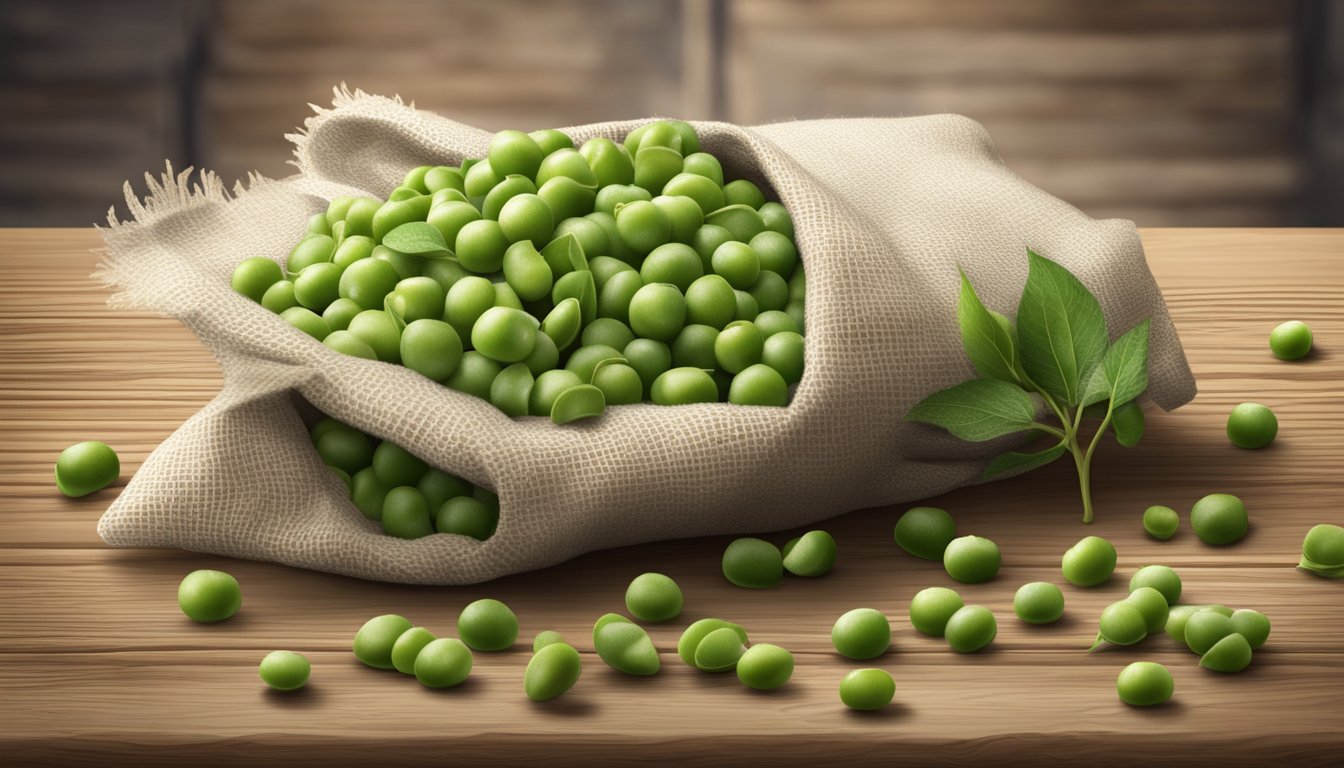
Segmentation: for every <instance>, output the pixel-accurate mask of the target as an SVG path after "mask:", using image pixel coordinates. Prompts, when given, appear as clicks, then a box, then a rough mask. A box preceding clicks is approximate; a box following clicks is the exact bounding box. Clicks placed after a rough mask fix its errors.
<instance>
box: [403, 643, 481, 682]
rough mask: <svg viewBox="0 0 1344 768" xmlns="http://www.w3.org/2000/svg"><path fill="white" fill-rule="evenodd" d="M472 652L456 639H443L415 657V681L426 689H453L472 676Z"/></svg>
mask: <svg viewBox="0 0 1344 768" xmlns="http://www.w3.org/2000/svg"><path fill="white" fill-rule="evenodd" d="M471 666H472V658H471V650H470V649H468V648H467V646H466V644H464V643H463V642H462V641H461V640H458V639H457V638H455V637H441V638H439V639H438V640H435V641H433V642H431V643H430V644H429V645H426V646H425V647H424V648H423V649H421V651H420V654H419V655H418V656H416V657H415V679H417V680H419V681H420V684H421V685H423V686H425V687H426V688H452V687H453V686H456V685H461V684H462V683H463V682H464V681H465V680H466V679H467V678H468V677H470V676H471Z"/></svg>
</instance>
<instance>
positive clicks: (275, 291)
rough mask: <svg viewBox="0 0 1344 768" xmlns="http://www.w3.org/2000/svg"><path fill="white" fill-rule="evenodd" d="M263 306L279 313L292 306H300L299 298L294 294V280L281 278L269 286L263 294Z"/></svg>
mask: <svg viewBox="0 0 1344 768" xmlns="http://www.w3.org/2000/svg"><path fill="white" fill-rule="evenodd" d="M261 306H263V307H265V308H266V309H269V310H270V311H272V312H274V313H275V314H277V315H278V314H280V313H281V312H284V311H285V310H286V309H289V308H290V307H297V306H299V300H298V299H297V298H296V297H295V296H294V282H293V281H292V280H281V281H280V282H278V283H275V284H274V285H272V286H271V287H270V288H267V289H266V293H264V294H262V295H261Z"/></svg>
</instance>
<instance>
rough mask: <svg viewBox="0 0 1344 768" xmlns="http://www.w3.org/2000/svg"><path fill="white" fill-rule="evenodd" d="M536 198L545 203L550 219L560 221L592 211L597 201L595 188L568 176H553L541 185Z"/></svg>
mask: <svg viewBox="0 0 1344 768" xmlns="http://www.w3.org/2000/svg"><path fill="white" fill-rule="evenodd" d="M537 197H540V198H541V199H542V200H543V201H545V203H546V206H547V208H548V209H549V211H550V213H551V217H552V219H553V220H554V221H561V220H563V219H569V218H573V217H575V216H582V215H584V214H585V213H588V212H590V211H592V210H593V204H594V203H595V202H596V200H597V188H596V187H593V186H589V185H586V184H583V183H581V182H578V181H575V180H574V179H571V178H569V177H568V176H555V177H553V178H551V179H548V180H547V181H546V183H545V184H542V185H541V187H540V188H539V189H538V190H537Z"/></svg>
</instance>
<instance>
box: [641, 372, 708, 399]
mask: <svg viewBox="0 0 1344 768" xmlns="http://www.w3.org/2000/svg"><path fill="white" fill-rule="evenodd" d="M649 395H650V398H651V399H652V400H653V402H654V403H655V404H657V405H691V404H694V403H713V402H718V399H719V387H718V385H717V384H715V383H714V377H712V376H710V375H709V374H708V373H706V372H705V371H704V370H702V369H700V368H671V369H669V370H667V371H664V372H663V373H661V374H659V375H658V378H656V379H654V381H653V385H652V386H651V387H650V388H649Z"/></svg>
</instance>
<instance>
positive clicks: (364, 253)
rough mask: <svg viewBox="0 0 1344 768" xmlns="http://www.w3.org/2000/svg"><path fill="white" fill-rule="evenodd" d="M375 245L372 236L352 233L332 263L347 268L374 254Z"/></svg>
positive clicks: (342, 242) (334, 256) (333, 255)
mask: <svg viewBox="0 0 1344 768" xmlns="http://www.w3.org/2000/svg"><path fill="white" fill-rule="evenodd" d="M473 210H474V209H473ZM375 246H377V243H375V242H373V238H372V237H369V236H367V235H352V236H350V237H347V238H345V239H344V240H342V241H341V242H340V244H339V245H337V246H336V252H335V253H333V254H332V255H331V263H332V264H335V265H336V266H338V267H340V268H341V269H345V268H346V267H348V266H350V265H351V264H354V263H355V262H356V261H359V260H361V259H367V258H369V257H370V256H372V255H373V249H374V247H375Z"/></svg>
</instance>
